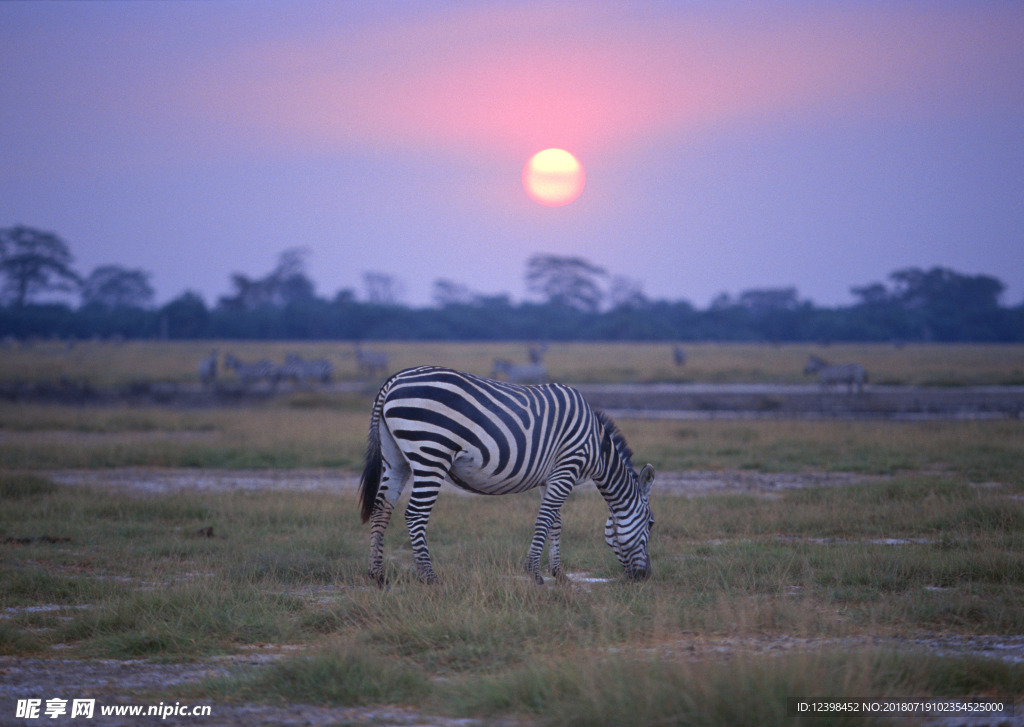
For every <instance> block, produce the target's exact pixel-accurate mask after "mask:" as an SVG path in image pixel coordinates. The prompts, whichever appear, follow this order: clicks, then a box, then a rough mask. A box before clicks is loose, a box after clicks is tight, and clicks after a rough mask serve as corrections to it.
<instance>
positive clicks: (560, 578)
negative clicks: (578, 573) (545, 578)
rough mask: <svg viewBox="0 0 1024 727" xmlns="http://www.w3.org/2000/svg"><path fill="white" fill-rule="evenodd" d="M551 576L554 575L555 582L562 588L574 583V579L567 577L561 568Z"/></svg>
mask: <svg viewBox="0 0 1024 727" xmlns="http://www.w3.org/2000/svg"><path fill="white" fill-rule="evenodd" d="M551 575H553V576H554V577H555V582H556V583H558V585H560V586H565V585H568V584H569V583H572V578H570V577H569V576H567V575H566V574H565V571H564V570H562V569H561V568H559V569H558V570H555V571H554V572H552V574H551Z"/></svg>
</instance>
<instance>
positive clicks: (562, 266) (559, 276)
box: [526, 255, 606, 313]
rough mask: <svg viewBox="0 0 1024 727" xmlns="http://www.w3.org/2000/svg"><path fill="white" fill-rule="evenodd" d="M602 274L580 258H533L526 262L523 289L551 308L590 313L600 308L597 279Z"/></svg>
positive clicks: (600, 294) (594, 266)
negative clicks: (526, 289) (538, 296)
mask: <svg viewBox="0 0 1024 727" xmlns="http://www.w3.org/2000/svg"><path fill="white" fill-rule="evenodd" d="M605 274H606V273H605V270H604V268H601V267H598V266H597V265H593V264H591V263H589V262H587V261H586V260H584V259H583V258H580V257H559V256H557V255H534V256H533V257H531V258H530V259H529V261H527V263H526V286H527V288H528V289H529V290H530V291H532V292H535V293H540V294H541V295H542V296H544V298H545V299H546V300H547V302H548V303H549V304H551V305H555V306H565V307H569V308H575V309H577V310H581V311H585V312H588V313H593V312H596V311H597V309H598V308H600V306H601V299H602V297H603V294H602V292H601V286H600V284H599V283H598V280H599V279H600V278H601V277H602V276H604V275H605Z"/></svg>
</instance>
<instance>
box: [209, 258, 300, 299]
mask: <svg viewBox="0 0 1024 727" xmlns="http://www.w3.org/2000/svg"><path fill="white" fill-rule="evenodd" d="M307 252H308V251H307V250H306V249H305V248H289V249H288V250H285V251H284V252H282V253H281V255H280V257H279V258H278V262H277V266H276V267H275V268H274V269H273V270H272V271H271V272H270V273H269V274H268V275H266V276H265V277H263V278H257V279H253V278H250V277H249V276H247V275H244V274H242V273H233V274H232V275H231V285H232V286H233V287H234V294H233V295H227V296H223V297H221V298H220V300H219V301H218V305H219V306H220V307H222V308H224V309H226V310H246V311H254V310H257V309H259V308H263V307H281V306H286V305H290V304H293V303H300V302H303V301H309V300H312V299H313V297H314V288H313V282H312V281H311V280H310V279H309V278H308V277H306V273H305V260H304V258H305V256H306V254H307Z"/></svg>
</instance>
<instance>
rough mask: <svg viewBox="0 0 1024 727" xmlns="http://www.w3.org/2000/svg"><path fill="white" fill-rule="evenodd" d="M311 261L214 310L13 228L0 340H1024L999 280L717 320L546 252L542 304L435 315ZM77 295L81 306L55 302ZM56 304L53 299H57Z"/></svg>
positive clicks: (535, 261) (283, 266) (734, 302)
mask: <svg viewBox="0 0 1024 727" xmlns="http://www.w3.org/2000/svg"><path fill="white" fill-rule="evenodd" d="M305 255H306V251H305V250H303V249H301V248H291V249H288V250H285V251H284V252H282V253H281V254H280V256H279V258H278V263H277V265H276V266H275V267H274V269H273V270H271V271H270V272H269V273H267V274H266V275H264V276H263V277H260V278H252V277H249V276H246V275H243V274H241V273H235V274H233V275H232V276H231V278H230V281H229V283H230V291H229V292H228V293H227V294H226V295H223V296H221V297H219V298H218V299H217V301H216V302H215V303H214V304H213V305H207V303H206V301H204V299H203V298H202V296H200V295H199V294H198V293H196V292H194V291H185V292H183V293H182V294H181V295H179V296H178V297H176V298H174V299H173V300H171V301H170V302H168V303H166V304H164V305H160V306H156V305H154V291H153V288H152V285H151V284H150V277H151V274H150V273H148V272H146V271H143V270H138V269H128V268H124V267H122V266H119V265H115V264H110V265H102V266H99V267H97V268H96V269H95V270H93V271H92V272H90V273H89V274H88V275H82V274H80V273H78V272H77V271H76V270H75V269H74V266H73V262H74V258H73V256H72V254H71V252H70V250H69V248H68V246H67V244H66V243H65V242H64V241H63V240H62V239H61V238H60V237H59V236H57V235H56V234H54V233H50V232H43V231H39V230H35V229H32V228H28V227H24V226H17V227H12V228H6V229H0V337H4V338H10V337H14V338H29V337H45V338H51V337H60V338H79V339H86V338H97V337H98V338H107V337H115V336H116V337H121V338H147V339H152V338H162V339H194V338H218V339H291V340H302V339H305V340H311V339H330V340H375V339H393V340H664V341H689V340H718V341H773V342H783V341H900V342H904V341H905V342H910V341H937V342H939V341H941V342H952V341H967V342H970V341H977V342H983V341H984V342H1021V341H1024V303H1022V304H1020V305H1017V306H1010V307H1006V306H1003V305H1001V304H1000V300H999V299H1000V296H1001V295H1002V293H1003V291H1004V289H1005V286H1004V285H1003V283H1002V282H1001V281H1000V280H998V279H997V278H994V277H991V276H987V275H973V276H972V275H964V274H962V273H958V272H956V271H953V270H950V269H947V268H943V267H934V268H931V269H928V270H923V269H919V268H906V269H902V270H897V271H895V272H893V273H891V274H890V275H889V276H888V278H887V280H886V281H885V282H872V283H869V284H866V285H862V286H856V287H853V288H851V293H852V294H853V295H854V297H855V299H856V301H855V302H854V303H853V304H852V305H848V306H837V307H821V306H817V305H815V304H814V303H812V302H811V301H809V300H804V299H801V298H800V296H799V295H798V293H797V290H796V288H793V287H788V288H762V289H751V290H746V291H743V292H741V293H740V294H739V295H736V296H732V295H729V294H725V293H723V294H721V295H720V296H718V297H717V298H716V299H715V300H713V301H712V302H711V304H710V305H709V306H708V307H707V308H706V309H703V310H702V309H698V308H695V307H694V306H693V305H691V304H690V303H689V302H687V301H685V300H678V301H668V300H652V299H650V298H648V297H647V296H646V295H645V294H644V293H643V289H642V286H641V285H640V284H639V283H637V282H636V281H632V280H629V279H628V278H623V277H615V276H609V275H608V274H607V271H605V270H604V269H602V268H601V267H599V266H597V265H594V264H592V263H591V262H589V261H587V260H585V259H583V258H580V257H563V256H557V255H535V256H534V257H532V258H531V259H530V260H529V261H528V263H527V269H526V272H525V281H526V283H527V287H528V289H529V290H530V292H532V293H534V294H535V295H536V296H537V298H538V301H536V302H533V301H523V302H514V301H513V300H512V299H511V298H510V297H509V296H508V295H504V294H500V295H488V294H481V293H476V292H473V291H472V290H470V289H469V288H468V287H467V286H465V285H463V284H461V283H458V282H456V281H452V280H449V279H440V280H437V281H435V283H434V287H433V299H434V305H432V306H424V307H412V306H408V305H405V304H404V303H403V302H402V286H401V282H400V281H399V280H397V279H396V278H395V277H394V276H391V275H389V274H387V273H383V272H376V271H369V272H366V273H364V275H363V279H362V283H363V288H364V290H363V291H362V294H361V295H360V294H357V293H356V291H353V290H351V289H343V290H340V291H338V292H337V293H336V294H335V295H334V296H333V297H331V298H325V297H322V296H320V295H318V294H317V293H316V290H315V286H314V284H313V282H312V281H311V280H310V279H309V277H308V276H307V274H306V270H305ZM55 295H57V296H64V297H69V296H70V297H77V299H78V305H72V304H71V303H67V302H52V299H53V297H54V296H55ZM47 299H50V301H51V302H47Z"/></svg>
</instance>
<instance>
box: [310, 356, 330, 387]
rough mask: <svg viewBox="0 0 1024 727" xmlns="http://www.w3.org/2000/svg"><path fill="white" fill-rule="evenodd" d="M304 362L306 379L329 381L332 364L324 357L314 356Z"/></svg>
mask: <svg viewBox="0 0 1024 727" xmlns="http://www.w3.org/2000/svg"><path fill="white" fill-rule="evenodd" d="M304 363H305V365H306V378H307V379H311V380H313V381H319V382H320V383H321V384H327V383H330V381H331V378H333V376H334V364H332V363H331V362H330V361H328V360H327V359H325V358H315V359H312V360H310V361H305V362H304Z"/></svg>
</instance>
